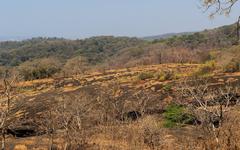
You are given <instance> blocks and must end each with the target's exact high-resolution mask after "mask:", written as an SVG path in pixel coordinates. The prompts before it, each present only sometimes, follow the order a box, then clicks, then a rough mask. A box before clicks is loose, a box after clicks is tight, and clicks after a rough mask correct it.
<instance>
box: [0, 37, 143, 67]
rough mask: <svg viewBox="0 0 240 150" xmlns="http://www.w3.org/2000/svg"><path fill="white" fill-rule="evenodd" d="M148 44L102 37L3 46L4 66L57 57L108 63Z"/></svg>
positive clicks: (0, 54) (1, 60)
mask: <svg viewBox="0 0 240 150" xmlns="http://www.w3.org/2000/svg"><path fill="white" fill-rule="evenodd" d="M141 43H144V41H143V40H140V39H137V38H128V37H112V36H101V37H92V38H88V39H85V40H66V39H58V38H34V39H31V40H24V41H20V42H17V41H10V42H1V43H0V64H1V65H12V66H16V65H19V64H21V63H23V62H25V61H28V60H33V59H38V58H44V57H56V58H59V59H61V60H62V61H65V60H67V59H70V58H72V57H75V56H79V55H81V56H84V57H86V58H88V61H89V62H90V63H92V64H97V63H100V62H102V61H104V60H105V59H106V58H107V57H110V56H112V55H114V54H115V53H117V51H119V50H121V49H124V48H126V47H132V46H136V45H139V44H141Z"/></svg>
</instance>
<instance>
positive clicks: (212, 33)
mask: <svg viewBox="0 0 240 150" xmlns="http://www.w3.org/2000/svg"><path fill="white" fill-rule="evenodd" d="M153 39H155V40H153ZM236 39H237V38H236V27H235V24H233V25H227V26H223V27H219V28H215V29H210V30H204V31H202V32H195V33H191V32H185V33H177V34H175V33H171V34H165V35H161V36H153V37H146V38H144V39H138V38H129V37H113V36H100V37H92V38H87V39H83V40H68V39H60V38H33V39H30V40H24V41H7V42H0V65H3V66H18V65H20V64H22V63H24V62H26V61H32V60H35V59H41V58H52V57H54V58H57V59H58V60H59V61H60V62H62V63H63V64H65V63H66V62H67V61H68V60H69V59H72V58H74V57H76V56H83V57H84V58H86V59H87V62H88V64H89V65H91V66H93V65H103V64H104V65H106V64H107V65H108V66H110V67H112V66H121V67H123V66H125V67H126V66H128V65H129V66H134V65H138V64H140V65H141V64H153V63H166V62H167V63H169V62H199V59H198V58H195V57H200V56H199V55H200V54H199V53H196V51H195V52H194V53H189V52H187V51H188V50H198V51H203V50H204V51H205V50H212V49H222V48H228V47H231V46H232V45H235V44H236ZM195 53H196V54H195ZM190 54H191V56H189V55H190ZM160 56H161V58H159V57H160ZM179 56H181V60H180V58H176V57H179ZM190 57H191V60H190ZM204 57H205V58H207V55H206V56H204ZM182 58H184V59H182ZM205 58H204V59H200V60H206V59H205Z"/></svg>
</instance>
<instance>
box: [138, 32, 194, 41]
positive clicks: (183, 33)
mask: <svg viewBox="0 0 240 150" xmlns="http://www.w3.org/2000/svg"><path fill="white" fill-rule="evenodd" d="M193 33H194V32H181V33H167V34H161V35H155V36H147V37H143V38H142V39H144V40H148V41H153V40H161V39H167V38H171V37H173V36H181V35H190V34H193Z"/></svg>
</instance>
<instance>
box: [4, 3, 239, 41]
mask: <svg viewBox="0 0 240 150" xmlns="http://www.w3.org/2000/svg"><path fill="white" fill-rule="evenodd" d="M238 6H239V4H238ZM238 6H235V9H233V12H232V13H231V14H230V16H216V17H215V18H214V19H210V18H209V17H208V15H209V14H208V13H204V12H203V9H200V8H199V7H200V3H199V0H0V36H6V37H28V38H29V37H39V36H43V37H63V38H70V39H76V38H79V39H81V38H87V37H91V36H100V35H114V36H131V37H133V36H136V37H144V36H152V35H160V34H164V33H176V32H186V31H200V30H204V29H210V28H214V27H218V26H222V25H226V24H231V23H234V22H236V20H237V16H238V15H240V10H239V9H236V7H238Z"/></svg>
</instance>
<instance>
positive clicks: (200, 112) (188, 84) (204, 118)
mask: <svg viewBox="0 0 240 150" xmlns="http://www.w3.org/2000/svg"><path fill="white" fill-rule="evenodd" d="M180 91H181V93H182V96H183V97H182V98H183V99H190V104H189V107H190V108H191V110H192V113H193V114H194V115H195V116H196V117H197V119H198V120H199V121H200V122H201V125H202V127H203V129H206V133H208V134H212V135H213V137H214V139H215V141H216V143H217V147H220V145H221V144H220V143H219V132H220V130H221V127H222V125H223V123H224V120H225V119H226V118H225V113H226V112H228V111H230V106H231V103H232V102H233V101H234V95H236V93H238V92H239V90H238V88H237V87H232V86H224V87H218V86H217V87H216V86H211V84H210V82H209V80H206V79H195V80H186V81H184V82H183V83H181V86H180Z"/></svg>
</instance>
